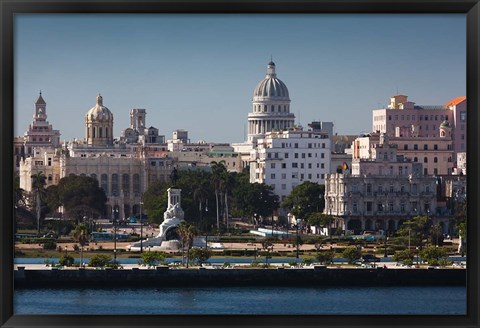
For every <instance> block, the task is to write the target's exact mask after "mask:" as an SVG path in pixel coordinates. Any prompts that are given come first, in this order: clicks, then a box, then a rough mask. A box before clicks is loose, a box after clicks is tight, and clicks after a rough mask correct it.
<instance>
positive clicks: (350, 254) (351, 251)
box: [342, 247, 362, 264]
mask: <svg viewBox="0 0 480 328" xmlns="http://www.w3.org/2000/svg"><path fill="white" fill-rule="evenodd" d="M342 256H343V257H344V258H346V259H347V260H348V263H350V264H352V263H353V262H355V261H356V260H358V259H360V258H361V257H362V252H361V251H360V250H358V249H357V248H356V247H348V248H345V250H344V251H343V252H342Z"/></svg>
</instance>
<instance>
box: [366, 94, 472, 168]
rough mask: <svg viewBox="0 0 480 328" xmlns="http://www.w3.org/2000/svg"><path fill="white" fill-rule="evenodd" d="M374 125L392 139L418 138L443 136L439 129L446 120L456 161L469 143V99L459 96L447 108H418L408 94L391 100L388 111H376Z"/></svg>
mask: <svg viewBox="0 0 480 328" xmlns="http://www.w3.org/2000/svg"><path fill="white" fill-rule="evenodd" d="M372 116H373V117H372V119H373V121H372V123H373V124H372V126H373V131H375V132H379V133H381V132H385V133H387V135H388V136H389V137H407V136H417V137H424V138H438V137H440V130H439V126H440V124H442V123H443V122H444V121H446V122H448V123H449V126H450V128H451V135H452V136H451V138H452V148H453V149H452V150H453V161H454V162H456V161H457V158H456V157H457V153H461V152H465V151H466V149H467V148H466V146H467V141H466V136H467V98H466V97H464V96H462V97H457V98H454V99H452V100H450V101H448V102H446V103H445V104H443V105H435V106H424V105H421V106H420V105H415V103H414V102H411V101H408V97H407V96H405V95H396V96H393V97H391V98H390V105H388V106H387V108H382V109H376V110H373V112H372Z"/></svg>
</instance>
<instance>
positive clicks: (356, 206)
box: [352, 203, 358, 213]
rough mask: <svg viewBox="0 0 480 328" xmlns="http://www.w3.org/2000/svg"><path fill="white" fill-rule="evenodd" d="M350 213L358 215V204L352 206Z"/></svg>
mask: <svg viewBox="0 0 480 328" xmlns="http://www.w3.org/2000/svg"><path fill="white" fill-rule="evenodd" d="M352 211H353V213H358V204H357V203H353V204H352Z"/></svg>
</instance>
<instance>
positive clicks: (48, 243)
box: [43, 240, 57, 250]
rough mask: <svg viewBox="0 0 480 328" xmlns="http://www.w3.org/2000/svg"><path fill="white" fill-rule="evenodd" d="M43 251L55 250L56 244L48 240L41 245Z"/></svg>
mask: <svg viewBox="0 0 480 328" xmlns="http://www.w3.org/2000/svg"><path fill="white" fill-rule="evenodd" d="M43 249H45V250H53V249H57V243H56V242H54V241H52V240H48V241H46V242H44V243H43Z"/></svg>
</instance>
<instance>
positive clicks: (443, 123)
mask: <svg viewBox="0 0 480 328" xmlns="http://www.w3.org/2000/svg"><path fill="white" fill-rule="evenodd" d="M440 126H446V127H450V123H448V122H447V121H443V122H442V124H440Z"/></svg>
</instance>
